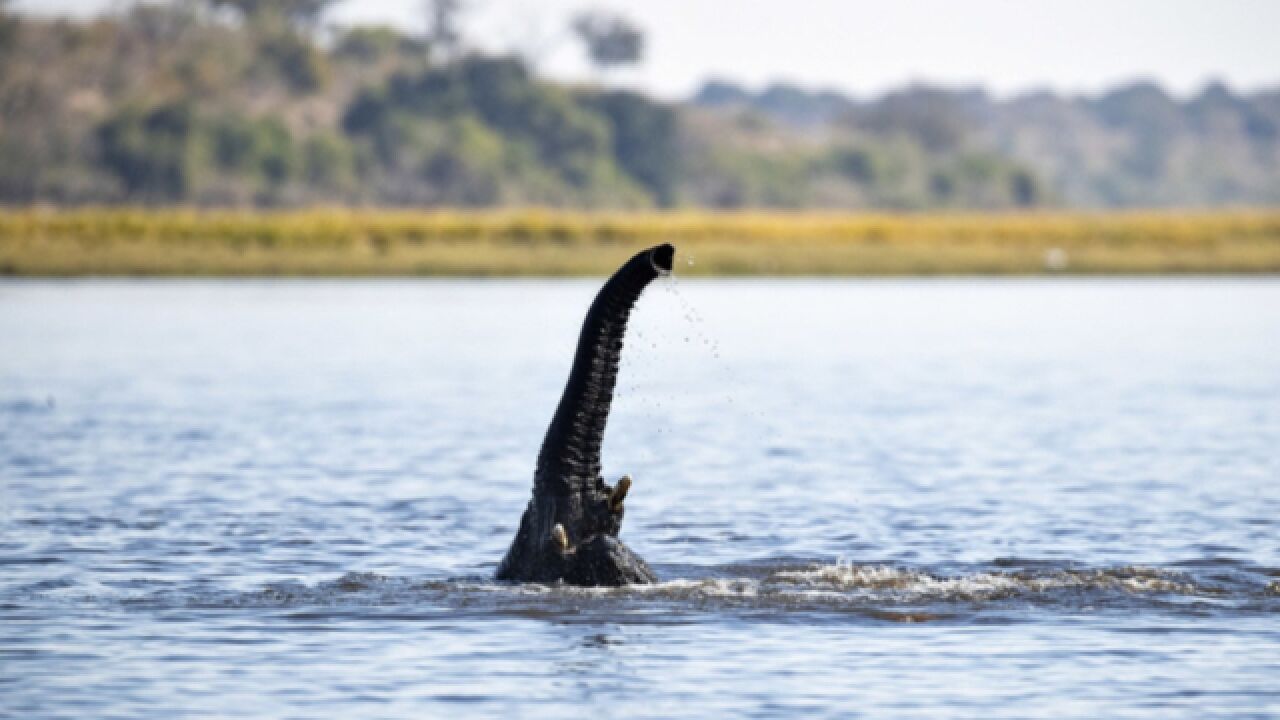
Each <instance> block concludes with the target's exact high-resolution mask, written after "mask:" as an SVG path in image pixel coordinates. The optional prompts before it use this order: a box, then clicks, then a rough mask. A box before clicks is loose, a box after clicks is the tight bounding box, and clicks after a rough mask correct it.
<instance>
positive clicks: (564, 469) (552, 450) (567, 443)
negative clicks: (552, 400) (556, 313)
mask: <svg viewBox="0 0 1280 720" xmlns="http://www.w3.org/2000/svg"><path fill="white" fill-rule="evenodd" d="M674 257H675V249H674V248H673V247H672V246H671V245H658V246H657V247H653V248H650V249H648V250H645V251H642V252H640V253H637V254H636V255H635V256H634V257H632V258H631V260H629V261H628V262H627V263H626V264H625V265H623V266H622V267H621V268H619V269H618V271H617V272H616V273H614V275H613V277H611V278H609V281H608V282H606V283H605V284H604V287H602V288H600V292H599V293H598V294H597V295H596V299H595V301H594V302H592V303H591V308H590V309H589V310H587V317H586V319H585V320H584V321H583V323H582V333H581V334H580V335H579V336H578V350H577V353H576V354H575V355H574V358H573V368H572V369H571V370H570V371H569V381H568V382H567V383H565V388H564V393H563V394H562V395H561V396H560V404H559V406H557V407H556V413H555V415H554V416H553V417H552V418H551V425H550V426H549V427H548V428H547V434H546V437H545V438H544V439H543V441H542V450H541V452H539V453H538V467H537V470H536V471H535V473H534V486H535V487H534V491H535V493H536V492H538V491H539V490H549V491H552V492H565V491H568V490H569V489H571V488H574V487H581V486H582V485H583V484H584V483H589V482H594V481H595V479H596V478H597V477H599V475H600V446H601V444H602V443H603V442H604V429H605V424H606V423H607V422H608V420H609V407H610V405H611V404H612V402H613V388H614V384H615V383H616V381H617V378H618V363H619V362H620V361H621V360H622V340H623V336H624V335H625V334H626V330H627V319H628V318H629V317H630V316H631V308H632V306H633V305H635V302H636V299H637V298H639V297H640V293H641V292H642V291H644V289H645V286H647V285H648V284H649V283H650V282H652V281H653V279H654V278H656V277H658V276H659V275H662V274H665V273H668V272H670V271H671V263H672V260H673V258H674Z"/></svg>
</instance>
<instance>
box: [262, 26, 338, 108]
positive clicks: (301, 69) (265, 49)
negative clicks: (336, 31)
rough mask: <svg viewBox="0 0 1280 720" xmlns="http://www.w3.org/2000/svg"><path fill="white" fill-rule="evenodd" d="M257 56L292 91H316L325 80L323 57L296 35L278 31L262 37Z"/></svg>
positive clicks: (326, 77) (326, 68) (326, 66)
mask: <svg viewBox="0 0 1280 720" xmlns="http://www.w3.org/2000/svg"><path fill="white" fill-rule="evenodd" d="M260 53H261V56H262V59H263V60H264V61H265V62H266V63H267V64H268V65H269V66H270V67H272V68H273V69H274V70H275V72H276V73H277V74H279V76H280V77H281V78H282V79H283V80H284V81H285V84H286V85H287V86H288V87H289V88H290V89H292V90H293V91H294V92H297V93H302V94H308V93H314V92H318V91H319V90H321V89H323V88H324V85H325V83H326V82H327V81H328V79H329V64H328V61H327V60H326V59H325V56H324V54H323V53H322V52H321V51H320V50H319V48H317V47H316V46H315V45H313V44H312V43H311V42H310V41H309V40H307V39H305V38H303V37H302V36H300V35H296V34H294V33H290V32H281V33H275V34H272V35H269V36H266V37H264V38H263V40H262V47H261V50H260Z"/></svg>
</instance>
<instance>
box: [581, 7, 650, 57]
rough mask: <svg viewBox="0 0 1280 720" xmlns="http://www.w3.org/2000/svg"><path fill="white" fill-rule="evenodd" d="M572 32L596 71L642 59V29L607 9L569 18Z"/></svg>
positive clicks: (590, 11)
mask: <svg viewBox="0 0 1280 720" xmlns="http://www.w3.org/2000/svg"><path fill="white" fill-rule="evenodd" d="M573 31H574V33H576V34H577V35H578V38H579V39H580V40H582V43H583V45H585V46H586V49H587V57H588V58H590V60H591V64H592V65H595V66H596V68H597V69H598V70H600V71H605V70H610V69H613V68H615V67H620V66H622V65H634V64H636V63H638V62H640V61H641V60H642V59H643V58H644V31H643V30H642V29H640V26H639V25H636V24H635V23H634V22H632V21H631V20H630V19H628V18H627V17H625V16H623V15H620V14H618V13H615V12H611V11H608V10H589V11H587V12H583V13H579V14H578V15H577V16H576V17H575V18H574V19H573Z"/></svg>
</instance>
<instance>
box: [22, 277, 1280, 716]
mask: <svg viewBox="0 0 1280 720" xmlns="http://www.w3.org/2000/svg"><path fill="white" fill-rule="evenodd" d="M593 292H594V284H593V283H591V282H543V281H500V282H466V281H440V282H383V281H377V282H329V281H323V282H281V281H272V282H235V281H232V282H218V281H214V282H203V281H202V282H181V281H179V282H74V283H61V282H9V283H5V284H0V337H3V338H4V348H3V351H0V567H3V568H4V571H5V572H4V573H3V575H0V665H2V667H3V668H4V670H3V672H0V685H2V686H3V687H2V689H0V714H4V715H7V714H12V715H14V716H20V717H33V716H42V717H84V716H153V717H169V716H175V715H182V716H206V717H229V716H252V717H284V716H288V717H316V718H321V717H324V718H328V717H335V716H336V717H343V716H359V717H370V716H374V717H422V716H424V715H428V716H430V715H453V714H459V713H467V714H475V715H485V716H495V717H496V716H508V715H511V714H513V713H515V712H516V711H517V710H518V711H519V713H520V714H521V715H523V716H543V715H545V716H559V717H563V716H565V715H570V716H578V715H582V714H587V713H596V712H601V713H603V712H607V713H609V714H611V715H618V716H641V717H666V716H672V715H686V716H705V715H709V714H741V715H754V716H789V715H794V714H798V713H805V714H815V713H816V714H847V713H854V712H862V713H864V714H867V715H915V716H927V717H941V716H957V717H971V716H984V717H1027V716H1054V717H1061V716H1078V717H1095V716H1099V715H1106V716H1126V717H1167V716H1169V715H1171V714H1179V715H1194V716H1197V717H1199V716H1204V715H1206V714H1218V715H1246V716H1247V715H1253V716H1260V715H1267V714H1273V713H1276V712H1280V692H1278V691H1277V690H1276V689H1275V682H1274V678H1275V677H1276V676H1277V674H1280V625H1277V622H1276V621H1277V618H1278V616H1280V543H1278V542H1277V538H1278V537H1280V534H1278V532H1277V530H1278V523H1280V521H1277V519H1276V518H1277V517H1280V490H1278V489H1277V487H1278V486H1277V485H1276V482H1275V479H1276V478H1277V477H1278V476H1280V455H1278V454H1277V452H1276V451H1275V448H1276V447H1280V362H1277V360H1276V354H1275V349H1276V348H1277V347H1280V313H1277V312H1276V310H1275V308H1277V307H1280V284H1278V283H1276V282H1274V281H1206V280H1177V281H1139V280H1109V281H1088V280H1063V281H1052V282H1044V281H877V282H841V281H833V282H809V281H749V282H725V281H699V282H687V281H683V280H673V281H668V282H666V283H664V284H661V285H660V286H658V287H655V288H654V289H652V290H651V291H650V292H649V293H648V294H647V295H646V296H645V297H644V298H643V300H642V302H641V305H640V306H639V308H638V309H637V313H636V316H635V324H634V327H633V332H632V333H631V335H630V336H629V337H630V340H629V349H628V353H627V356H626V360H625V364H624V368H623V371H622V376H621V382H620V388H619V397H618V401H617V404H616V410H615V414H614V416H613V418H612V420H611V422H610V428H609V434H608V436H607V439H606V448H605V464H606V473H607V474H609V475H610V476H616V475H619V474H621V473H623V472H629V473H631V474H632V475H633V476H634V477H635V478H636V485H635V487H634V488H633V490H632V493H631V497H629V499H628V518H627V523H626V526H625V527H624V531H623V532H624V535H625V536H626V538H627V540H628V543H629V544H631V545H632V546H633V547H634V548H636V549H637V551H639V552H640V553H642V554H643V555H644V556H645V557H646V558H647V559H648V560H649V561H650V562H651V563H653V564H654V566H655V568H656V569H657V570H658V571H659V573H660V574H661V575H662V576H663V579H664V582H662V583H661V584H659V585H656V586H653V587H643V588H625V589H574V588H560V587H537V586H526V587H511V586H503V585H497V584H494V583H493V582H491V581H490V580H489V576H490V575H491V573H492V571H493V567H494V564H495V563H496V561H497V559H498V558H499V557H501V555H502V553H503V551H504V550H505V548H506V543H507V542H508V541H509V540H510V535H511V533H512V531H513V529H514V525H515V523H516V522H517V521H518V518H519V513H520V510H521V508H522V506H523V504H524V503H525V501H526V500H527V497H528V490H529V483H530V480H531V472H532V465H533V458H534V457H535V455H536V452H537V446H538V443H539V442H540V440H541V434H542V431H543V429H544V428H545V423H546V422H547V420H548V419H549V417H550V413H551V411H552V409H553V407H554V403H555V400H556V398H557V396H558V394H559V390H560V386H561V384H562V382H563V379H564V375H565V373H566V371H567V366H568V363H569V360H570V354H571V349H572V343H573V341H574V339H575V337H576V331H577V324H578V322H579V321H580V319H581V313H582V311H583V309H584V308H585V307H586V304H587V303H588V301H589V299H590V297H591V295H592V293H593Z"/></svg>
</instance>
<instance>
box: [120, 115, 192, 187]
mask: <svg viewBox="0 0 1280 720" xmlns="http://www.w3.org/2000/svg"><path fill="white" fill-rule="evenodd" d="M194 126H195V121H194V113H193V111H192V109H191V106H190V105H187V104H185V103H175V104H169V105H161V106H158V107H155V108H151V109H148V110H143V109H139V108H136V107H126V108H124V109H123V110H122V111H121V112H120V113H118V114H117V115H116V116H114V117H113V118H111V119H110V120H108V121H107V122H106V123H104V124H103V125H102V127H101V128H100V129H99V131H98V143H99V145H100V148H101V158H102V164H103V165H104V166H105V167H106V168H107V170H108V171H110V172H111V173H113V174H114V175H115V176H116V177H117V178H118V179H119V181H120V184H121V186H122V187H123V189H124V191H125V194H126V196H127V197H128V198H130V199H134V200H141V201H143V202H159V201H169V202H172V201H177V200H181V199H182V198H184V197H185V196H186V195H187V193H188V192H189V191H190V190H191V189H192V185H193V181H194V179H195V176H196V173H197V167H196V162H195V160H194V150H195V145H194V142H195V133H194Z"/></svg>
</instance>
